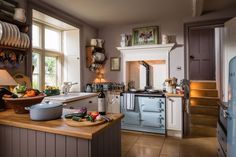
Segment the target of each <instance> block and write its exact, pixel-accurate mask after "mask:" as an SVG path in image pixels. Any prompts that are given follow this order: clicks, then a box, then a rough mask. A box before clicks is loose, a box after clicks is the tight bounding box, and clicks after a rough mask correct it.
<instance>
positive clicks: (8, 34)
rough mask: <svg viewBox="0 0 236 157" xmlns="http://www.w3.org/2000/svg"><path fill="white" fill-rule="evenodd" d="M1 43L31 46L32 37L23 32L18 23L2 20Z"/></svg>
mask: <svg viewBox="0 0 236 157" xmlns="http://www.w3.org/2000/svg"><path fill="white" fill-rule="evenodd" d="M0 45H3V46H9V47H17V48H29V45H30V39H29V36H28V35H27V34H26V33H21V32H20V30H19V28H18V27H17V26H16V25H13V24H10V23H7V22H2V21H0Z"/></svg>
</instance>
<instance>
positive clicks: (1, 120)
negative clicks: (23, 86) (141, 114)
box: [0, 109, 124, 139]
mask: <svg viewBox="0 0 236 157" xmlns="http://www.w3.org/2000/svg"><path fill="white" fill-rule="evenodd" d="M108 116H109V117H112V118H113V121H112V122H109V123H108V122H106V123H104V124H101V125H97V126H90V127H70V126H68V125H67V124H66V123H65V121H64V120H63V119H57V120H51V121H32V120H31V119H30V116H29V114H15V113H14V111H13V110H12V109H8V110H6V111H4V112H0V124H2V125H8V126H14V127H20V128H26V129H31V130H37V131H44V132H49V133H53V134H60V135H66V136H73V137H78V138H83V139H92V138H93V137H94V136H95V135H96V134H98V133H99V132H101V131H103V130H105V129H106V128H107V127H108V126H109V125H111V124H113V123H115V122H118V121H120V120H121V119H122V118H123V117H124V115H123V114H119V113H116V114H108Z"/></svg>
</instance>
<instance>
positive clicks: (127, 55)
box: [117, 43, 175, 84]
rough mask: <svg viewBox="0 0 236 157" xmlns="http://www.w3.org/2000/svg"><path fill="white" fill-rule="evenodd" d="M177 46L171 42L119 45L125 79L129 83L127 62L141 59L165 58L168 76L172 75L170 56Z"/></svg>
mask: <svg viewBox="0 0 236 157" xmlns="http://www.w3.org/2000/svg"><path fill="white" fill-rule="evenodd" d="M174 46H175V44H174V43H171V44H157V45H142V46H129V47H117V49H118V50H119V51H120V52H121V56H122V67H123V81H124V83H125V84H126V83H127V81H128V80H127V69H126V63H127V62H129V61H140V60H164V61H165V69H166V76H165V78H169V76H170V63H169V62H170V57H169V52H170V51H171V50H172V49H173V47H174Z"/></svg>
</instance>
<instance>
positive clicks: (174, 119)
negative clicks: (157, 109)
mask: <svg viewBox="0 0 236 157" xmlns="http://www.w3.org/2000/svg"><path fill="white" fill-rule="evenodd" d="M166 101H167V102H166V105H167V130H175V131H182V128H183V115H182V113H183V108H182V97H167V99H166Z"/></svg>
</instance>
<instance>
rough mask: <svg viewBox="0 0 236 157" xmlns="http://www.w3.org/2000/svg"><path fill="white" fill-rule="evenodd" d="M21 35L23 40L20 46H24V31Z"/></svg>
mask: <svg viewBox="0 0 236 157" xmlns="http://www.w3.org/2000/svg"><path fill="white" fill-rule="evenodd" d="M20 34H21V35H20V36H21V42H20V47H21V48H24V42H25V38H24V33H20Z"/></svg>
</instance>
